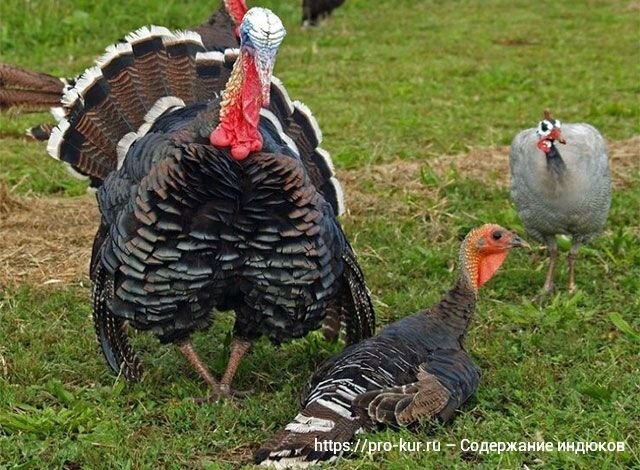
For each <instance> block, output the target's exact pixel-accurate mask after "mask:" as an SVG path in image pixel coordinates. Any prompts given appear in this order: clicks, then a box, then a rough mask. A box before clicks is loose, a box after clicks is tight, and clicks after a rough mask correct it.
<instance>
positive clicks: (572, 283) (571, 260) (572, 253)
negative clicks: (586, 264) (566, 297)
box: [567, 243, 580, 294]
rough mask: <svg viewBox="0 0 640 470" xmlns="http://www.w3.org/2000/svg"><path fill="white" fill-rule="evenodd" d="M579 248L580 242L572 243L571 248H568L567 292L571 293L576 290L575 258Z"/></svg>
mask: <svg viewBox="0 0 640 470" xmlns="http://www.w3.org/2000/svg"><path fill="white" fill-rule="evenodd" d="M579 248H580V244H579V243H574V244H573V245H571V250H569V254H568V255H567V262H568V264H569V287H568V288H567V290H568V291H569V294H573V293H575V291H576V259H578V249H579Z"/></svg>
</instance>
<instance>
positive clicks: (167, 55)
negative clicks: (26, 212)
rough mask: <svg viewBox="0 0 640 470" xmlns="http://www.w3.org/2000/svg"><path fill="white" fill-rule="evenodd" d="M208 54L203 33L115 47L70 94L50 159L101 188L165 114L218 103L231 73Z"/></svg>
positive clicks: (151, 37) (151, 31) (145, 32)
mask: <svg viewBox="0 0 640 470" xmlns="http://www.w3.org/2000/svg"><path fill="white" fill-rule="evenodd" d="M204 52H205V47H204V46H203V44H202V41H201V40H200V36H199V35H198V34H197V33H194V32H189V31H187V32H176V33H172V32H170V31H169V30H167V29H166V28H163V27H157V26H150V27H144V28H140V29H139V30H137V31H135V32H133V33H130V34H128V35H127V36H126V38H125V40H124V41H123V42H120V43H118V44H115V45H112V46H109V47H108V48H107V49H106V51H105V53H104V54H103V56H102V57H100V58H99V59H98V60H97V62H96V63H97V65H96V66H94V67H91V68H90V69H87V70H86V71H85V72H84V73H83V74H82V75H81V77H80V78H79V79H78V80H77V82H76V83H75V85H74V86H73V87H70V88H69V89H68V90H67V91H66V92H65V93H64V96H63V98H62V104H63V108H64V110H63V113H62V115H61V116H59V123H58V126H57V127H56V128H54V129H53V130H52V131H51V136H50V138H49V142H48V145H47V150H48V152H49V154H50V155H51V156H52V157H54V158H57V159H59V160H62V161H64V162H66V163H67V164H69V165H70V166H71V167H72V168H73V169H74V170H75V171H76V172H78V173H80V174H82V175H86V176H90V177H91V179H92V182H93V183H94V184H96V185H100V184H101V183H102V181H103V180H104V179H105V178H106V177H107V175H108V174H109V173H111V172H112V171H114V170H116V169H117V168H119V167H120V165H122V163H123V160H124V157H125V155H126V153H127V151H128V149H129V147H130V145H131V144H133V142H134V141H135V140H136V139H137V138H139V137H141V136H143V135H144V134H146V133H147V132H148V130H149V129H150V128H151V126H152V125H153V123H154V122H155V120H156V119H158V118H159V117H160V116H161V115H162V114H163V113H165V112H166V111H168V110H169V109H174V108H176V107H182V106H185V105H189V104H192V103H194V102H198V101H206V100H210V99H212V98H215V97H217V93H218V92H219V91H220V90H222V89H223V87H224V84H225V83H226V80H227V79H228V77H229V74H230V69H231V67H230V66H229V65H228V64H227V63H226V58H225V55H224V54H222V53H218V52H216V53H208V54H205V53H204ZM212 54H215V57H213V56H212Z"/></svg>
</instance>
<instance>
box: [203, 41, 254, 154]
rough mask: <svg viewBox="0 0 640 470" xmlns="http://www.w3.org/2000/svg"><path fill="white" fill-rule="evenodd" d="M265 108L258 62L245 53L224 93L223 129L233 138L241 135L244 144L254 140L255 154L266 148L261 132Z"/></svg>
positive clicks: (221, 112)
mask: <svg viewBox="0 0 640 470" xmlns="http://www.w3.org/2000/svg"><path fill="white" fill-rule="evenodd" d="M261 107H262V90H261V85H260V78H259V76H258V70H257V68H256V64H255V59H254V58H253V56H251V55H250V54H248V53H246V52H244V51H242V50H241V52H240V57H238V59H237V60H236V62H235V64H234V65H233V70H232V71H231V76H230V77H229V81H228V82H227V86H226V88H225V90H224V96H223V99H222V103H221V104H220V124H219V127H220V128H221V130H222V132H223V133H226V134H228V135H229V136H239V137H238V138H239V139H240V142H241V143H244V142H249V141H251V142H252V143H253V145H252V148H251V150H252V151H256V150H259V149H260V148H262V135H260V132H259V131H258V124H259V122H260V108H261ZM214 145H215V144H214Z"/></svg>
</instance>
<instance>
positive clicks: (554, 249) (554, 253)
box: [542, 238, 558, 294]
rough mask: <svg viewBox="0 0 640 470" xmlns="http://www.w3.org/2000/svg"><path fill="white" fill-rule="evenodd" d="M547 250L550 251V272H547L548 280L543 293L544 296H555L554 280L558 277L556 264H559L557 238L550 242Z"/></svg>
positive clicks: (545, 282)
mask: <svg viewBox="0 0 640 470" xmlns="http://www.w3.org/2000/svg"><path fill="white" fill-rule="evenodd" d="M547 248H548V250H549V270H548V271H547V278H546V279H545V281H544V287H543V288H542V292H543V294H553V292H554V291H555V290H556V286H555V283H554V278H555V275H556V264H557V262H558V244H557V243H556V239H555V238H553V239H551V240H549V242H548V243H547Z"/></svg>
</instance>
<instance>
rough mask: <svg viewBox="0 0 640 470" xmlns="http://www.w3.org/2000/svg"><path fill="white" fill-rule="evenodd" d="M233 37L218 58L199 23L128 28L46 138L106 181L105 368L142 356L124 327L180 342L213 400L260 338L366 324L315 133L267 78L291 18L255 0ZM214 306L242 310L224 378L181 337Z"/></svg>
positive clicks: (101, 320) (98, 302)
mask: <svg viewBox="0 0 640 470" xmlns="http://www.w3.org/2000/svg"><path fill="white" fill-rule="evenodd" d="M241 32H242V34H243V36H242V39H243V40H242V45H241V48H240V50H239V52H238V50H232V51H231V50H230V51H226V53H224V54H222V53H219V52H206V50H205V48H204V46H203V44H202V42H201V40H200V38H199V36H198V35H197V34H195V33H188V34H184V33H178V34H173V33H170V32H169V31H166V30H164V29H162V28H154V27H152V28H151V29H143V30H140V31H138V32H136V33H133V34H131V35H129V36H128V37H127V42H126V44H118V45H116V46H114V47H111V48H109V49H108V51H107V54H106V55H105V56H104V57H103V58H102V59H100V60H99V64H100V65H99V67H94V68H92V69H89V70H88V71H87V72H86V73H85V74H84V75H83V77H82V78H81V79H80V80H78V83H77V85H76V87H75V88H73V89H72V90H70V91H69V92H68V93H67V94H66V95H65V101H66V102H68V103H69V105H68V106H67V108H66V110H67V118H66V119H64V120H63V121H61V122H60V124H59V125H58V127H57V128H56V129H54V132H53V133H52V136H51V138H50V140H49V145H48V149H49V152H50V153H51V154H52V155H53V156H54V157H57V158H60V159H61V160H64V161H65V162H67V163H69V164H70V165H71V166H72V168H73V169H74V170H75V171H79V172H81V173H83V174H85V175H87V176H89V177H90V178H91V179H92V181H93V183H94V185H96V186H98V187H99V190H98V203H99V206H100V212H101V215H102V221H101V225H100V228H99V229H98V233H97V235H96V238H95V242H94V249H93V256H92V262H91V276H92V280H93V282H94V294H93V302H94V309H93V313H94V321H95V324H96V332H97V334H98V338H99V341H100V344H101V347H102V350H103V353H104V355H105V357H106V359H107V361H108V363H109V365H110V366H111V367H112V368H113V370H114V371H116V372H122V373H123V375H124V376H125V377H126V378H127V379H130V380H135V379H137V378H138V377H139V375H140V363H139V361H138V359H137V357H136V356H135V354H134V353H133V351H132V349H131V347H130V346H129V344H128V342H127V335H126V325H125V322H129V324H130V325H132V326H133V327H135V328H138V329H143V330H151V331H153V332H154V333H155V334H156V335H157V336H158V338H159V339H160V340H161V341H164V342H173V343H177V344H178V345H179V347H180V351H181V352H182V353H183V354H184V356H185V357H186V358H187V360H188V361H189V362H190V363H191V364H192V365H193V366H194V368H195V369H196V370H197V371H198V372H199V373H200V375H201V376H202V377H203V379H204V380H205V381H206V382H207V383H208V384H209V385H210V386H211V388H212V396H218V395H220V394H223V395H229V394H230V393H231V388H230V385H231V380H232V379H233V376H234V374H235V372H236V368H237V366H238V363H239V361H240V359H241V357H242V355H243V354H244V353H245V352H246V351H247V350H248V348H249V345H250V344H251V342H252V341H253V340H255V339H256V338H258V337H259V336H261V335H266V336H268V337H269V338H270V339H271V340H272V341H273V342H274V343H279V342H281V341H286V340H289V339H292V338H297V337H300V336H302V335H304V334H306V333H307V332H308V331H310V330H314V329H317V328H318V327H319V326H320V325H321V323H322V321H323V319H325V317H329V319H330V320H331V321H332V322H333V323H334V324H335V323H340V322H344V323H346V329H347V340H348V342H356V341H359V340H361V339H363V338H366V337H368V336H370V335H371V334H372V331H373V324H374V317H373V307H372V305H371V301H370V298H369V294H368V291H367V289H366V286H365V284H364V279H363V276H362V273H361V271H360V268H359V266H358V264H357V261H356V259H355V255H354V253H353V251H352V250H351V247H350V246H349V243H348V242H347V240H346V237H345V235H344V233H343V232H342V229H341V227H340V224H339V222H338V221H337V220H336V215H337V214H339V213H341V212H342V211H343V210H344V207H343V201H342V193H341V189H340V185H339V183H338V181H337V180H336V178H335V176H334V173H333V167H332V163H331V159H330V157H329V155H328V154H327V153H326V152H325V151H324V150H322V149H321V148H320V147H319V144H320V140H321V135H320V130H319V128H318V126H317V123H316V121H315V119H314V118H313V116H312V115H311V114H310V112H309V110H308V109H307V108H306V107H305V106H304V105H303V104H301V103H299V102H291V101H290V100H289V97H288V95H287V93H286V91H285V89H284V87H283V86H282V85H281V84H280V82H279V81H278V80H277V79H275V77H274V78H273V79H272V77H271V68H272V66H273V63H274V61H275V53H276V51H277V48H278V46H279V44H280V42H281V41H282V39H283V37H284V34H285V32H284V28H283V27H282V24H281V22H280V20H279V19H278V17H277V16H275V15H274V14H273V13H271V12H270V11H269V10H265V9H260V8H254V9H252V10H250V11H249V12H248V13H247V15H246V16H245V19H244V20H243V22H242V27H241ZM141 78H142V80H141ZM225 83H226V85H225ZM222 90H224V95H223V99H220V98H219V96H220V92H221V91H222ZM169 94H170V95H171V96H168V95H169ZM263 104H264V106H265V108H263V107H262V105H263ZM212 309H220V310H223V309H233V310H234V311H235V314H236V321H235V325H234V340H233V343H232V346H231V357H230V360H229V365H228V368H227V371H226V372H225V375H224V377H223V379H222V381H221V382H218V381H217V380H216V379H214V378H213V376H212V375H211V373H210V372H209V370H208V368H207V367H206V366H205V365H204V364H203V362H202V361H201V360H200V358H199V357H198V356H197V354H196V353H195V351H194V350H193V347H192V345H191V343H190V341H189V336H190V334H191V333H192V332H193V331H195V330H197V329H202V328H206V327H207V326H208V324H209V322H210V313H211V311H212Z"/></svg>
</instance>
